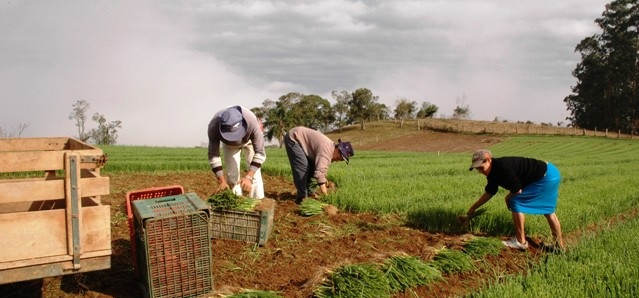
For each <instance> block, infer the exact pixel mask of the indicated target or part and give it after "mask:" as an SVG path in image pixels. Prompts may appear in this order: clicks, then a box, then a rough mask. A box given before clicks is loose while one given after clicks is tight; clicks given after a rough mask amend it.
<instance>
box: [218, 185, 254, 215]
mask: <svg viewBox="0 0 639 298" xmlns="http://www.w3.org/2000/svg"><path fill="white" fill-rule="evenodd" d="M207 202H208V203H209V204H210V205H211V207H212V208H213V209H214V210H222V209H225V210H239V211H253V210H254V209H255V206H256V205H257V203H259V200H257V199H252V198H246V197H241V196H238V195H236V194H235V193H233V191H231V190H229V189H227V190H224V191H222V192H219V193H216V194H214V195H212V196H211V197H209V198H208V200H207Z"/></svg>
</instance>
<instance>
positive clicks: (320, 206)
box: [300, 199, 328, 216]
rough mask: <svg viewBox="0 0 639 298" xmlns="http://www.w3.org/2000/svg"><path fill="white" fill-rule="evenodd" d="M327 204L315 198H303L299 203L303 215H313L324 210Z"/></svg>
mask: <svg viewBox="0 0 639 298" xmlns="http://www.w3.org/2000/svg"><path fill="white" fill-rule="evenodd" d="M326 206H328V204H326V203H322V202H320V201H318V200H315V199H304V200H303V201H302V203H301V204H300V213H302V215H304V216H313V215H317V214H321V213H323V212H324V207H326Z"/></svg>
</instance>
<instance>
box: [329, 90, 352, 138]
mask: <svg viewBox="0 0 639 298" xmlns="http://www.w3.org/2000/svg"><path fill="white" fill-rule="evenodd" d="M331 95H332V96H333V99H335V104H334V105H333V112H334V113H335V125H336V126H337V128H338V129H339V132H342V127H344V126H345V125H346V124H348V109H349V106H348V102H349V101H351V99H352V96H351V94H350V93H348V91H346V90H342V91H333V92H332V93H331Z"/></svg>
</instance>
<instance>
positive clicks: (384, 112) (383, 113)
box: [373, 103, 390, 121]
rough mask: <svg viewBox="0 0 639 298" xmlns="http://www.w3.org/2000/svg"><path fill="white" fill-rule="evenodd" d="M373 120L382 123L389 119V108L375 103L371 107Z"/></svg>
mask: <svg viewBox="0 0 639 298" xmlns="http://www.w3.org/2000/svg"><path fill="white" fill-rule="evenodd" d="M373 111H374V113H373V114H374V119H376V120H377V121H382V120H386V119H388V118H390V108H389V107H387V106H386V105H385V104H383V103H375V105H374V107H373Z"/></svg>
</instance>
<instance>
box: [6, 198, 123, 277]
mask: <svg viewBox="0 0 639 298" xmlns="http://www.w3.org/2000/svg"><path fill="white" fill-rule="evenodd" d="M81 213H82V216H81V218H82V221H83V223H82V224H81V226H82V227H83V229H82V230H81V231H80V237H81V238H80V239H81V241H82V248H83V249H84V251H83V253H82V254H81V257H82V258H84V257H93V256H98V255H106V254H110V252H111V228H110V207H109V206H94V207H84V208H82V209H81ZM65 216H66V215H65V209H57V210H46V211H34V212H16V213H6V214H0V231H3V232H2V241H0V252H2V253H1V254H0V270H2V269H6V268H13V267H21V266H28V265H34V264H44V263H47V262H55V261H62V260H70V259H71V258H72V257H71V256H69V255H68V254H67V241H66V222H65Z"/></svg>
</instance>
